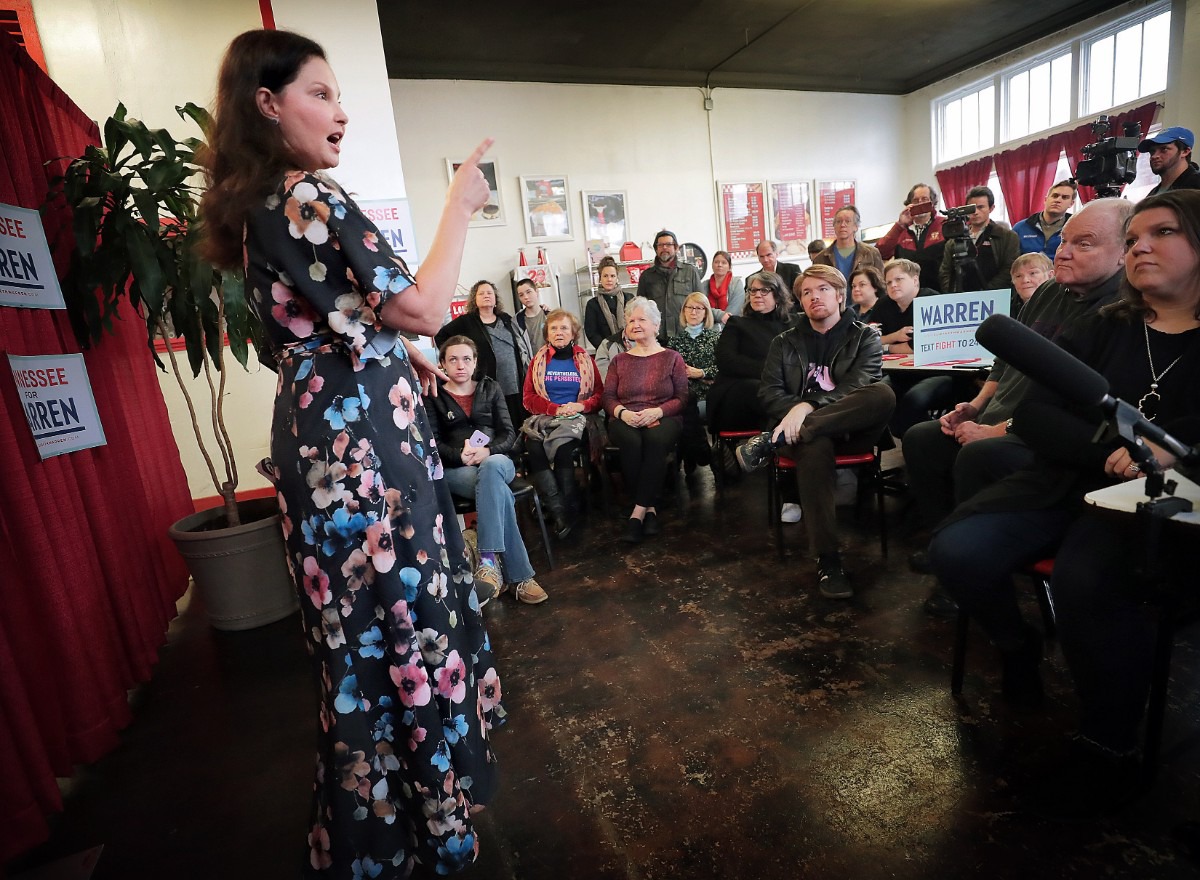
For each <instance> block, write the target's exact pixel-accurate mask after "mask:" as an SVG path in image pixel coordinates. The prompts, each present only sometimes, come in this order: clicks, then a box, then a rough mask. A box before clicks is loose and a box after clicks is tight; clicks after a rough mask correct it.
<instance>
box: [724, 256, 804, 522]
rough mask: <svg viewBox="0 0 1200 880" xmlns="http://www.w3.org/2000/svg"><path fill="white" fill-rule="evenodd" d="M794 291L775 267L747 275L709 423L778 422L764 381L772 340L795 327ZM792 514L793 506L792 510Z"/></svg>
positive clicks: (759, 425)
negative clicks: (765, 402)
mask: <svg viewBox="0 0 1200 880" xmlns="http://www.w3.org/2000/svg"><path fill="white" fill-rule="evenodd" d="M792 304H793V299H792V293H791V291H790V290H788V289H787V287H786V286H784V283H783V279H782V278H780V277H779V276H778V275H776V274H775V273H774V272H755V273H754V274H753V275H751V276H750V277H749V278H747V279H746V307H745V308H744V309H743V310H742V314H741V315H740V316H737V317H734V318H730V319H729V323H728V324H726V325H725V329H724V330H723V331H721V339H720V341H719V342H718V343H717V369H718V371H719V375H718V376H717V381H716V382H714V383H713V386H712V388H710V389H709V390H708V429H709V430H710V431H711V432H712V433H714V434H716V433H718V432H720V431H761V430H763V429H765V428H768V427H774V425H771V424H768V422H769V421H770V419H769V417H768V416H767V414H766V411H765V410H764V409H763V407H762V404H761V403H760V402H759V399H758V385H759V380H760V379H761V378H762V370H763V364H764V363H766V360H767V349H768V348H770V346H771V340H772V339H774V338H775V337H776V336H778V335H779V334H780V333H782V332H783V331H784V330H789V329H791V327H792V323H793V320H792ZM729 458H730V461H728V462H722V461H714V462H713V467H714V468H717V467H723V468H725V471H726V473H729V474H736V473H739V471H738V468H737V463H736V462H734V461H733V460H732V458H733V457H732V455H730V457H729ZM789 515H790V511H789Z"/></svg>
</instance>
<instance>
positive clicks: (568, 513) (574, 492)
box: [554, 466, 581, 531]
mask: <svg viewBox="0 0 1200 880" xmlns="http://www.w3.org/2000/svg"><path fill="white" fill-rule="evenodd" d="M554 481H555V482H556V483H557V484H558V497H559V498H561V499H562V505H563V515H564V516H565V517H566V522H567V524H568V529H567V530H568V531H570V530H571V529H573V528H575V525H576V524H577V523H578V522H579V512H580V511H579V509H580V506H581V504H580V499H579V483H578V482H577V481H576V480H575V468H574V466H572V467H569V468H556V469H555V471H554Z"/></svg>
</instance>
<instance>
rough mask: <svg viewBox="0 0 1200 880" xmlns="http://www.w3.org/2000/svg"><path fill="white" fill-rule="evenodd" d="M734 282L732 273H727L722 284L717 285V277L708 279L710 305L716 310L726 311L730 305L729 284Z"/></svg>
mask: <svg viewBox="0 0 1200 880" xmlns="http://www.w3.org/2000/svg"><path fill="white" fill-rule="evenodd" d="M732 280H733V273H732V272H726V273H725V280H724V281H723V282H722V283H720V284H717V276H716V275H713V276H712V277H710V278H709V279H708V304H709V305H710V306H712V307H713V308H714V309H720V310H721V311H725V308H726V307H727V306H728V305H729V282H730V281H732Z"/></svg>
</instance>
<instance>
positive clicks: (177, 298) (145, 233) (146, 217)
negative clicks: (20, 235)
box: [48, 103, 261, 525]
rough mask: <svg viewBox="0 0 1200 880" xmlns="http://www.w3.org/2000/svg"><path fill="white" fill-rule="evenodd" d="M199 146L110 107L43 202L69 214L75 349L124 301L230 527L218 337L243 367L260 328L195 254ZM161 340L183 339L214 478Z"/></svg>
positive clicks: (89, 341)
mask: <svg viewBox="0 0 1200 880" xmlns="http://www.w3.org/2000/svg"><path fill="white" fill-rule="evenodd" d="M175 110H176V112H177V113H178V114H179V115H180V117H181V118H183V119H185V120H186V119H191V120H192V121H193V122H195V123H196V125H197V126H199V128H200V130H201V132H202V133H204V134H207V132H208V129H209V125H210V123H211V117H210V116H209V114H208V111H206V110H205V109H204V108H203V107H198V106H196V105H195V104H192V103H188V104H186V105H184V106H183V107H176V108H175ZM202 147H203V143H202V141H200V140H199V139H196V138H188V139H186V140H178V139H177V138H175V137H174V136H173V135H172V134H171V133H170V132H169V131H167V130H166V129H165V128H158V129H150V128H148V127H147V126H146V125H145V123H143V122H141V121H140V120H137V119H132V118H130V117H128V116H127V114H126V110H125V106H124V105H123V104H118V105H117V109H116V112H115V113H113V115H112V116H111V117H109V119H108V120H107V121H106V122H105V123H104V129H103V144H102V145H101V146H98V147H97V146H89V147H88V148H87V149H86V150H85V151H84V154H83V155H82V156H80V157H78V158H76V159H72V160H70V161H69V164H68V165H67V168H66V171H65V173H64V174H63V175H62V176H61V177H58V178H56V179H55V180H54V182H53V183H52V186H51V191H50V197H49V199H48V205H50V206H53V205H54V203H55V201H56V200H58V199H62V200H65V202H66V204H67V206H69V207H70V209H71V212H72V230H73V233H74V235H73V238H74V241H73V247H72V249H71V265H70V269H69V270H68V272H67V275H66V277H65V278H64V279H63V285H62V286H63V295H64V297H65V299H66V302H67V311H68V314H69V315H70V319H71V324H72V327H73V328H74V330H75V334H76V336H77V338H78V339H79V343H80V345H81V346H83V347H84V348H87V347H90V346H92V345H95V344H97V343H99V342H100V340H101V338H102V337H103V335H104V333H105V331H111V330H112V321H113V318H114V316H116V315H117V309H118V306H119V304H120V300H121V298H122V297H127V298H128V300H129V303H130V304H131V305H132V306H133V307H134V308H135V309H136V310H137V311H138V313H139V314H140V315H141V316H142V317H143V318H144V319H145V321H146V343H147V346H148V347H149V350H150V354H151V356H152V357H153V358H154V361H155V363H156V364H158V367H159V369H162V370H167V367H166V365H164V363H163V360H162V359H161V358H160V357H159V354H158V351H157V350H156V346H155V342H156V341H157V340H160V339H161V340H163V341H164V342H165V343H166V354H167V360H168V362H169V364H170V372H171V373H172V374H173V375H174V376H175V379H176V381H177V382H178V384H179V388H180V391H181V393H182V394H183V397H184V400H185V401H186V403H187V407H188V411H189V413H190V414H191V419H192V429H193V431H194V432H195V435H196V443H197V445H198V446H199V447H200V452H201V454H202V455H203V457H204V461H205V463H206V464H207V466H208V471H209V474H210V476H211V477H212V481H213V486H214V487H215V488H216V490H217V492H218V493H219V494H220V495H221V497H222V499H223V500H224V503H225V511H226V521H227V524H228V525H237V524H239V522H240V519H239V517H238V513H237V505H236V503H235V497H234V496H235V492H236V490H237V484H238V474H237V464H236V461H235V460H234V455H233V445H232V443H231V442H230V439H229V433H228V431H227V430H226V429H225V419H224V398H225V376H226V373H225V369H224V367H225V361H224V348H225V344H226V339H227V340H228V345H229V349H230V351H231V352H232V353H233V356H234V357H235V358H236V359H237V361H238V363H240V364H241V365H242V366H243V367H245V366H246V361H247V358H248V356H249V345H248V342H250V341H255V340H258V339H259V338H260V333H261V326H260V325H259V324H258V322H257V321H256V320H255V318H254V316H253V313H252V312H250V310H249V309H248V308H247V307H246V301H245V297H244V295H243V289H244V283H243V278H242V276H241V273H240V272H239V273H234V272H221V271H219V270H217V269H216V268H214V267H213V266H212V265H211V264H210V263H208V262H207V261H205V260H204V259H203V258H201V257H200V255H199V253H198V252H197V247H196V246H197V241H198V239H197V228H196V219H197V211H198V209H199V203H200V194H201V192H202V189H201V187H200V186H199V185H198V183H197V180H198V175H199V173H200V170H201V169H200V166H199V165H198V164H197V161H196V151H197V150H198V149H200V148H202ZM173 340H182V341H183V347H184V350H185V352H186V354H187V363H188V367H189V368H190V370H191V374H192V377H193V378H196V377H198V376H199V375H200V374H201V373H203V374H204V377H205V380H206V382H207V385H208V390H209V404H210V417H211V420H212V427H213V435H214V438H215V445H216V447H217V454H218V455H219V457H220V458H221V460H222V464H223V471H224V478H223V479H222V478H221V477H219V476H218V472H217V468H216V466H215V465H214V460H213V455H212V454H210V451H209V449H208V445H207V444H206V442H205V438H204V435H203V434H202V433H201V430H200V423H199V419H198V417H197V414H196V406H195V403H194V401H193V398H192V395H191V393H190V391H189V389H188V385H187V383H186V382H185V381H184V377H183V373H182V365H181V364H180V363H179V359H178V358H177V355H176V352H175V347H174V346H172V344H171V343H172V341H173ZM260 350H261V348H260ZM214 374H215V375H214Z"/></svg>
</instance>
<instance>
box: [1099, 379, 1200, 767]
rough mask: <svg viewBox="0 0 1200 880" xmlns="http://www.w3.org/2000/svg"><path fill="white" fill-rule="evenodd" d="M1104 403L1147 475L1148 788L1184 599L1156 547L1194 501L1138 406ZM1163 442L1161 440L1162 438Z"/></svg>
mask: <svg viewBox="0 0 1200 880" xmlns="http://www.w3.org/2000/svg"><path fill="white" fill-rule="evenodd" d="M1109 400H1111V403H1109V401H1105V404H1107V405H1106V407H1105V408H1106V409H1108V410H1109V414H1108V420H1107V421H1106V422H1105V425H1104V427H1102V428H1101V434H1102V435H1103V436H1107V437H1110V438H1111V437H1112V436H1113V435H1114V434H1115V435H1116V436H1117V437H1119V438H1120V440H1121V442H1122V443H1123V444H1124V445H1125V447H1126V448H1127V449H1128V450H1129V454H1130V456H1131V457H1132V458H1133V460H1134V461H1135V462H1136V463H1137V465H1138V468H1139V469H1140V470H1141V472H1142V473H1143V474H1145V475H1146V485H1145V492H1146V497H1147V499H1148V500H1146V501H1139V502H1138V504H1137V513H1136V516H1137V519H1138V522H1139V528H1140V530H1141V533H1142V565H1141V567H1140V569H1139V570H1138V572H1137V585H1138V586H1139V587H1140V588H1141V590H1140V593H1139V596H1138V598H1139V599H1140V601H1142V602H1144V603H1147V604H1154V605H1156V606H1158V621H1157V627H1156V632H1155V640H1154V658H1153V664H1152V666H1151V673H1150V701H1149V707H1148V709H1147V712H1146V740H1145V747H1144V748H1143V750H1142V757H1143V765H1142V766H1143V773H1144V780H1145V784H1146V786H1147V787H1149V786H1150V785H1151V784H1152V783H1153V781H1154V777H1155V774H1156V773H1157V771H1158V759H1159V756H1160V754H1161V752H1162V732H1163V716H1164V714H1165V712H1166V706H1167V678H1168V676H1169V674H1170V671H1171V649H1172V647H1173V646H1174V623H1175V618H1176V614H1177V612H1178V610H1179V606H1180V604H1181V600H1182V597H1181V596H1180V594H1179V592H1178V591H1177V590H1171V589H1169V588H1168V585H1167V583H1166V578H1165V575H1164V572H1163V567H1162V564H1161V561H1160V555H1161V553H1160V543H1161V540H1162V531H1163V524H1164V523H1165V522H1166V521H1167V520H1169V519H1171V517H1173V516H1175V515H1176V514H1178V513H1188V512H1190V511H1191V510H1192V502H1191V501H1189V500H1188V499H1186V498H1178V497H1176V496H1175V489H1176V488H1177V487H1178V484H1177V483H1176V481H1175V480H1167V479H1166V474H1165V472H1164V470H1163V467H1162V465H1160V464H1159V463H1158V459H1156V458H1155V457H1154V451H1153V450H1152V449H1151V448H1150V447H1149V446H1148V445H1147V444H1146V442H1145V441H1144V440H1143V439H1142V433H1143V430H1144V429H1145V427H1147V426H1148V423H1147V422H1146V419H1145V418H1144V417H1143V416H1142V413H1141V412H1140V411H1139V410H1138V408H1137V407H1135V406H1133V405H1131V404H1129V403H1126V402H1125V401H1123V400H1116V399H1112V398H1110V399H1109ZM1160 439H1161V438H1160ZM1167 439H1168V440H1170V441H1171V442H1169V443H1168V444H1167V445H1168V446H1170V447H1177V448H1172V449H1171V452H1172V454H1176V453H1177V452H1178V451H1179V448H1182V450H1184V454H1183V455H1179V456H1177V457H1179V458H1180V460H1181V461H1182V460H1184V459H1186V458H1192V457H1194V456H1195V455H1196V454H1197V450H1196V449H1188V448H1187V447H1186V446H1183V444H1181V443H1178V441H1175V440H1174V438H1171V437H1170V436H1169V435H1167Z"/></svg>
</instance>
